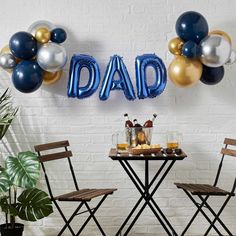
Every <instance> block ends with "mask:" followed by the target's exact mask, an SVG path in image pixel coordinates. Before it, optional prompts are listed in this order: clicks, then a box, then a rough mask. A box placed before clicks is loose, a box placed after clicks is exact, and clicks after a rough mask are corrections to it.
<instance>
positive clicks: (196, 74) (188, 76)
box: [168, 56, 202, 87]
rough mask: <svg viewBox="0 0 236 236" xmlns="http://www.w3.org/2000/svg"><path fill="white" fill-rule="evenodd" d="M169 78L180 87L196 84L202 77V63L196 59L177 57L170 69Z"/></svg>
mask: <svg viewBox="0 0 236 236" xmlns="http://www.w3.org/2000/svg"><path fill="white" fill-rule="evenodd" d="M168 74H169V78H170V79H171V80H172V82H173V83H174V84H175V85H176V86H179V87H189V86H192V85H194V84H196V83H197V82H198V81H199V80H200V78H201V75H202V63H201V62H200V61H198V60H196V59H188V58H186V57H184V56H177V57H176V58H175V59H174V60H173V61H172V63H171V64H170V66H169V68H168Z"/></svg>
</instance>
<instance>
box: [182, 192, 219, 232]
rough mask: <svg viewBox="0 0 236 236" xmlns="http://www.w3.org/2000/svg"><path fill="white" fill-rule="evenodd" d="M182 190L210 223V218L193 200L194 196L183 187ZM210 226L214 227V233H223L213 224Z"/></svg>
mask: <svg viewBox="0 0 236 236" xmlns="http://www.w3.org/2000/svg"><path fill="white" fill-rule="evenodd" d="M183 190H184V192H185V193H186V194H187V196H188V197H189V198H190V200H191V201H192V202H193V204H194V205H195V206H196V207H197V208H198V209H199V211H200V212H201V213H202V214H203V216H204V217H205V218H206V220H207V221H208V222H209V224H210V225H212V221H211V220H210V218H209V217H208V216H207V214H206V213H205V212H204V211H203V210H202V208H200V207H199V205H198V203H197V202H196V201H195V200H194V198H193V197H192V195H191V194H190V193H189V192H188V191H186V190H185V189H183ZM212 227H213V228H214V230H215V231H216V233H217V234H218V235H220V236H223V234H222V233H221V232H220V231H219V230H218V229H217V227H216V226H215V225H214V224H213V225H212Z"/></svg>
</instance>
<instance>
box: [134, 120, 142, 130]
mask: <svg viewBox="0 0 236 236" xmlns="http://www.w3.org/2000/svg"><path fill="white" fill-rule="evenodd" d="M133 122H134V127H140V128H142V125H140V124H139V123H138V121H137V119H134V120H133Z"/></svg>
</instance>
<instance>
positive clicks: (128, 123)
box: [124, 113, 134, 128]
mask: <svg viewBox="0 0 236 236" xmlns="http://www.w3.org/2000/svg"><path fill="white" fill-rule="evenodd" d="M124 117H125V119H126V121H125V127H126V128H130V127H134V125H133V123H132V121H131V120H130V119H129V116H128V114H127V113H125V114H124Z"/></svg>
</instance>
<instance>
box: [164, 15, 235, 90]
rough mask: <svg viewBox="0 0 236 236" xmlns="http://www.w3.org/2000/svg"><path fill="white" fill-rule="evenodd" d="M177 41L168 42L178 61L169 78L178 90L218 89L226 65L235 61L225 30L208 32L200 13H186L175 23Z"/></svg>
mask: <svg viewBox="0 0 236 236" xmlns="http://www.w3.org/2000/svg"><path fill="white" fill-rule="evenodd" d="M175 29H176V33H177V35H178V37H177V38H174V39H171V40H170V42H169V45H168V47H169V51H170V52H171V53H172V54H174V55H175V56H176V57H175V59H174V60H173V62H172V63H171V64H170V66H169V69H168V75H169V78H170V79H171V81H172V82H173V83H174V84H175V85H176V86H178V87H190V86H193V85H195V84H197V83H198V81H201V82H203V83H204V84H207V85H215V84H218V83H219V82H220V81H222V79H223V76H224V67H223V66H224V65H230V64H233V63H234V62H235V61H236V53H235V51H234V50H232V45H231V42H232V40H231V38H230V36H229V35H228V34H227V33H226V32H224V31H222V30H213V31H210V32H209V27H208V23H207V20H206V19H205V17H204V16H203V15H201V14H200V13H198V12H194V11H188V12H184V13H183V14H182V15H180V16H179V18H178V19H177V21H176V25H175Z"/></svg>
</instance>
